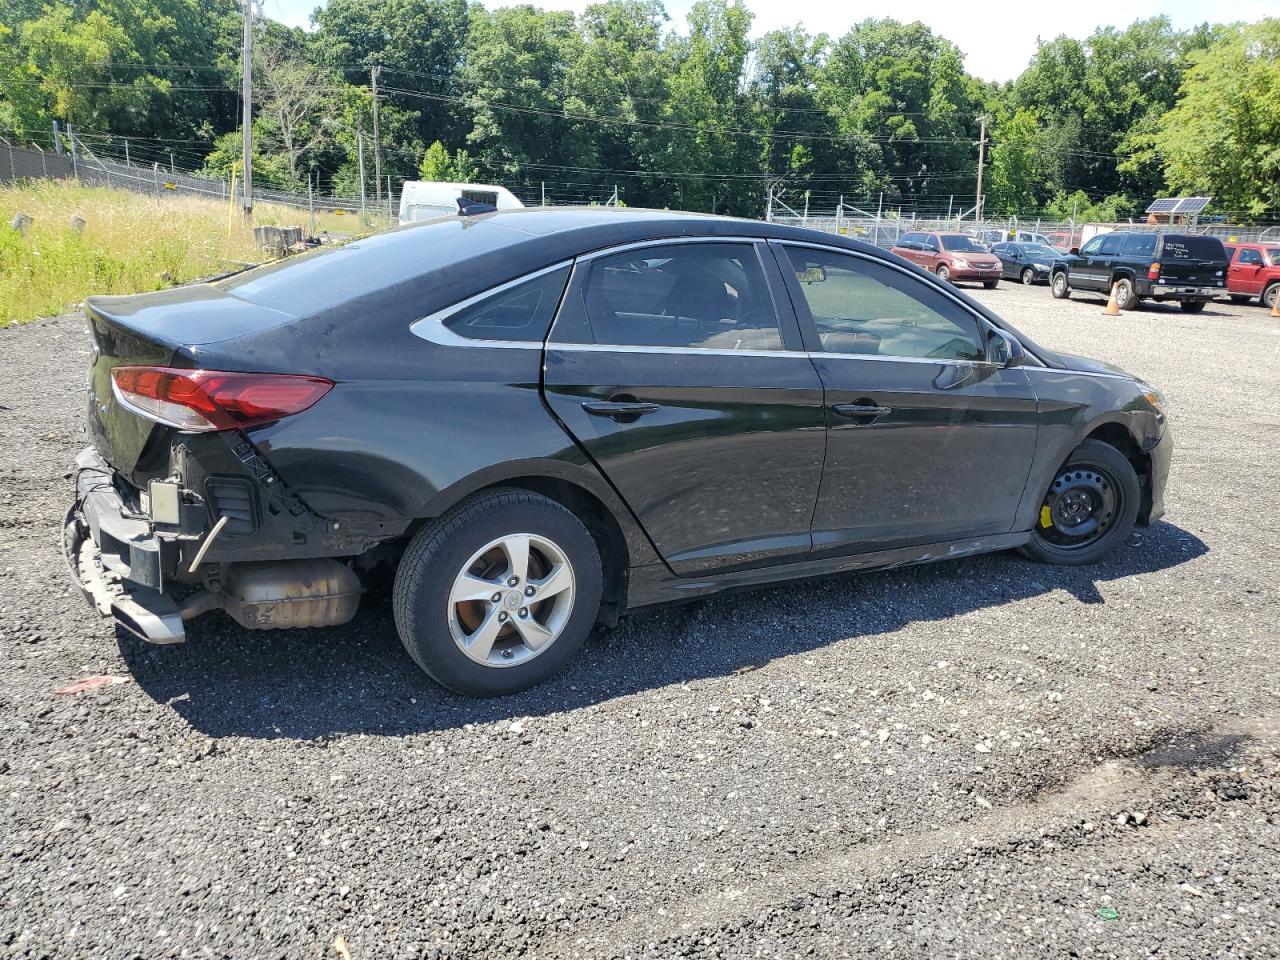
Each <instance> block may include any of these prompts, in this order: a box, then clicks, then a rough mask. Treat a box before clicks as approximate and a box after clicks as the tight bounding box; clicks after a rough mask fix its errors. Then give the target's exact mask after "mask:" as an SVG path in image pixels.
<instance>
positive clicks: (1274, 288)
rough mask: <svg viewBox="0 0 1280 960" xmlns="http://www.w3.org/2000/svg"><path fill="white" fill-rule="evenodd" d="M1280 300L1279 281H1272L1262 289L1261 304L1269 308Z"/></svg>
mask: <svg viewBox="0 0 1280 960" xmlns="http://www.w3.org/2000/svg"><path fill="white" fill-rule="evenodd" d="M1276 300H1280V283H1273V284H1271V286H1269V287H1267V289H1265V290H1263V291H1262V305H1263V306H1264V307H1266V308H1267V309H1268V310H1270V309H1271V308H1272V307H1274V306H1275V305H1276Z"/></svg>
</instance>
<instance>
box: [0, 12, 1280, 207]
mask: <svg viewBox="0 0 1280 960" xmlns="http://www.w3.org/2000/svg"><path fill="white" fill-rule="evenodd" d="M314 22H315V26H316V29H315V31H314V32H313V33H306V32H304V31H300V30H296V29H287V28H285V27H283V26H281V25H279V24H276V23H274V22H272V21H263V22H262V23H261V24H260V27H259V43H258V49H259V50H260V52H261V57H260V59H259V61H258V62H257V63H256V64H255V71H256V74H257V78H258V91H259V95H258V98H257V102H256V105H255V118H254V133H255V142H256V144H257V147H256V149H257V152H258V155H259V156H260V160H259V161H258V168H257V175H256V180H257V182H259V183H262V184H264V185H279V186H290V185H292V186H293V187H294V189H301V187H300V184H301V181H302V179H303V177H304V176H306V175H311V176H312V177H317V178H319V179H320V180H321V181H322V186H323V188H325V189H332V190H336V191H338V192H341V193H345V194H349V195H354V194H358V193H359V192H360V189H361V186H362V185H361V183H360V165H359V159H358V157H359V146H358V144H359V140H360V136H359V135H360V134H363V140H364V145H365V159H366V163H365V180H364V184H363V187H364V190H365V193H366V195H368V196H369V197H371V198H372V197H375V196H376V195H377V194H378V193H379V191H380V190H382V189H385V187H386V181H385V179H384V180H383V182H382V183H381V184H375V183H374V180H373V176H374V166H375V163H374V149H375V146H374V142H373V136H372V132H373V131H372V106H373V104H372V96H371V93H370V84H371V79H372V73H373V69H374V67H378V68H379V69H380V74H379V94H380V111H379V128H380V138H381V144H380V151H379V153H380V156H379V159H380V161H381V168H382V172H383V176H384V178H385V177H386V176H387V175H390V176H391V178H392V179H393V181H399V180H402V179H405V178H413V177H419V176H432V178H439V177H447V178H448V179H456V180H496V181H498V182H501V183H503V184H505V185H507V186H509V187H511V188H512V189H514V190H515V191H516V192H517V193H518V194H520V195H522V196H525V197H527V198H528V197H534V196H539V195H540V192H541V189H542V186H543V185H544V184H545V186H546V188H547V192H548V196H549V198H550V199H551V200H553V201H557V200H565V199H572V200H577V201H583V200H597V201H603V200H604V198H606V197H608V196H609V195H610V194H612V193H613V188H614V186H615V185H617V186H618V187H619V192H620V195H621V196H622V197H624V198H625V199H626V200H627V201H628V202H630V203H631V204H632V205H637V206H652V207H672V208H687V209H695V210H711V209H714V210H717V211H720V212H730V213H737V214H746V215H759V214H760V213H761V212H762V211H763V208H764V203H765V193H766V191H765V184H766V182H768V181H770V180H780V181H782V185H783V193H782V194H781V195H779V194H776V193H775V197H778V196H781V197H782V199H783V202H784V203H787V204H791V205H795V204H796V203H799V202H801V200H800V198H802V197H803V196H804V195H805V193H806V192H808V193H809V194H810V196H811V199H812V206H813V207H815V208H818V209H831V208H832V207H834V205H835V203H836V201H837V198H838V197H840V196H841V195H843V196H844V197H845V199H846V201H847V202H849V203H854V204H856V205H859V206H863V207H874V206H875V205H876V204H877V203H879V202H881V200H882V199H883V203H884V206H885V209H896V208H901V209H902V210H903V211H904V213H906V214H910V213H912V212H916V213H920V214H924V215H929V214H937V213H940V212H941V211H943V210H945V209H946V208H947V206H948V203H949V202H951V201H953V200H954V201H955V202H956V203H957V205H958V206H962V207H967V206H969V205H971V203H972V200H971V199H970V198H972V197H973V196H974V192H975V189H976V173H977V146H976V144H977V139H978V133H979V117H980V116H983V115H986V116H987V117H988V118H989V123H988V127H987V133H988V136H989V143H988V151H989V152H988V159H989V166H988V167H987V169H986V171H985V176H984V188H985V194H986V201H985V207H986V210H987V212H988V213H991V214H1015V213H1017V214H1023V215H1025V214H1030V213H1033V212H1036V211H1038V210H1041V209H1046V210H1047V209H1048V208H1053V209H1055V210H1060V209H1062V204H1064V203H1068V202H1071V201H1075V202H1076V205H1077V206H1080V202H1079V201H1080V199H1081V197H1083V202H1084V205H1085V206H1086V207H1087V208H1089V209H1092V210H1095V211H1111V212H1117V213H1118V212H1119V211H1121V210H1122V209H1125V210H1133V209H1137V208H1141V207H1143V206H1145V203H1146V202H1147V201H1148V200H1149V199H1150V197H1151V196H1153V195H1155V194H1158V193H1162V192H1165V190H1166V187H1168V188H1172V189H1178V190H1195V191H1204V192H1210V193H1213V194H1215V196H1216V197H1218V205H1219V207H1220V208H1221V207H1231V208H1238V209H1240V210H1242V211H1244V212H1245V213H1246V214H1248V215H1251V216H1257V217H1261V216H1263V215H1264V214H1266V213H1267V212H1272V213H1276V212H1280V211H1277V206H1278V205H1280V197H1278V196H1277V189H1280V188H1277V181H1278V179H1280V178H1278V177H1277V162H1278V161H1277V159H1276V149H1277V148H1276V144H1277V142H1280V136H1278V135H1277V130H1276V121H1275V104H1276V103H1277V100H1278V98H1277V96H1276V94H1275V83H1276V81H1275V79H1274V71H1275V69H1276V66H1275V65H1276V61H1277V49H1276V43H1277V41H1276V38H1275V34H1276V30H1277V28H1276V26H1275V22H1276V21H1264V22H1263V23H1260V24H1256V25H1254V26H1251V27H1239V26H1237V27H1209V26H1207V25H1206V26H1202V27H1198V28H1195V29H1193V30H1189V31H1177V30H1174V29H1173V27H1172V24H1171V21H1170V20H1169V18H1168V17H1162V16H1158V17H1152V18H1149V19H1145V20H1139V21H1136V22H1134V23H1133V24H1131V25H1130V26H1128V27H1125V28H1123V29H1118V28H1114V27H1106V28H1103V29H1099V30H1096V31H1094V33H1093V34H1092V35H1090V36H1089V37H1087V38H1085V39H1083V40H1077V39H1074V38H1071V37H1066V36H1059V37H1057V38H1055V39H1051V40H1048V41H1047V42H1045V43H1043V44H1041V45H1040V46H1039V48H1038V50H1037V53H1036V55H1035V57H1034V58H1033V59H1032V61H1031V63H1030V64H1029V65H1028V67H1027V69H1026V70H1025V71H1024V72H1023V73H1022V75H1021V76H1019V77H1018V78H1017V79H1016V80H1015V81H1013V82H1011V83H1007V84H1003V85H995V84H984V83H981V82H979V81H978V80H976V79H975V78H974V77H972V76H970V75H968V74H967V73H966V72H965V70H964V57H963V53H962V51H960V50H959V49H958V48H957V47H956V46H955V44H953V43H951V42H950V41H948V40H947V39H945V38H943V37H941V36H938V35H937V34H935V33H934V32H933V31H931V30H930V29H929V28H928V27H927V26H925V25H924V24H922V23H918V22H915V23H903V22H900V21H898V20H894V19H889V18H885V19H867V20H864V21H862V22H860V23H858V24H856V25H855V26H854V27H853V28H852V29H850V30H849V31H848V32H847V33H846V34H845V35H843V36H841V37H838V38H832V37H828V36H827V35H825V34H823V33H817V34H813V33H810V32H808V31H807V30H805V29H804V28H803V27H801V26H796V27H792V28H789V29H785V30H774V31H770V32H769V33H766V34H765V35H764V36H762V37H760V38H759V39H758V40H755V41H753V40H752V38H751V23H752V17H751V13H750V11H749V10H748V8H747V6H746V5H745V2H744V0H697V2H695V3H693V4H692V5H691V6H690V7H689V10H688V14H687V22H686V23H685V24H682V25H680V27H679V29H674V30H673V29H670V24H669V20H668V17H667V13H666V10H665V9H664V7H663V4H662V0H604V2H597V3H592V4H591V5H590V6H588V7H587V8H586V9H585V10H584V11H583V12H582V13H581V14H580V15H578V16H574V15H573V14H571V13H567V12H558V11H546V10H542V9H539V8H537V7H534V6H531V5H524V6H513V7H502V8H498V9H493V10H489V9H486V8H485V7H484V6H482V5H481V4H479V3H470V2H469V0H328V2H327V3H326V4H325V5H323V6H322V7H319V8H318V9H317V10H316V13H315V14H314ZM240 28H241V21H240V13H239V3H238V2H237V0H76V2H72V0H0V46H2V47H3V48H4V49H5V53H6V55H5V56H4V57H2V58H0V127H2V128H4V130H5V131H6V135H7V132H9V131H12V132H15V133H16V134H17V135H18V138H19V139H20V140H27V139H36V140H40V141H41V142H44V143H47V142H48V139H49V138H48V131H49V129H50V126H51V123H50V122H51V121H53V120H58V121H63V122H66V121H70V122H72V123H74V124H76V125H77V126H78V127H79V128H81V130H82V131H85V132H86V134H88V135H92V134H94V133H103V132H107V133H110V134H112V135H114V136H116V137H120V136H130V137H134V138H137V139H135V140H133V141H132V143H134V144H136V147H135V150H134V158H135V159H144V160H148V161H150V160H167V155H168V150H169V149H170V148H172V149H173V150H174V151H175V153H176V154H177V156H178V159H179V163H181V164H182V165H184V166H187V167H202V168H203V169H205V170H207V171H208V172H210V173H211V174H212V175H216V176H223V175H225V174H226V173H227V171H229V170H230V169H231V167H232V166H233V165H234V164H235V163H237V162H238V138H237V137H235V136H234V131H235V130H236V128H237V125H238V117H237V111H238V107H239V95H238V92H237V89H236V85H237V82H238V79H239V70H240V65H239V62H238V60H239V33H240ZM149 139H150V143H148V140H149ZM90 142H92V141H90ZM427 144H430V145H431V146H430V148H428V147H427ZM437 144H438V149H437ZM1078 193H1079V194H1080V196H1077V194H1078Z"/></svg>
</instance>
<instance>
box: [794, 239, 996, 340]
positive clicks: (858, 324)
mask: <svg viewBox="0 0 1280 960" xmlns="http://www.w3.org/2000/svg"><path fill="white" fill-rule="evenodd" d="M786 251H787V256H788V257H789V258H790V263H791V269H792V270H793V271H794V273H795V277H796V280H797V281H798V282H799V286H800V290H801V292H802V293H803V295H804V302H805V304H806V305H807V306H808V308H809V312H810V313H811V314H812V316H813V324H814V326H815V327H816V328H817V332H818V339H819V340H820V341H821V342H822V348H823V349H824V350H826V351H827V352H828V353H858V354H867V355H868V356H883V357H912V358H921V359H933V360H983V359H985V358H986V350H985V348H984V347H983V340H982V336H981V334H980V333H979V330H978V323H977V321H976V320H975V319H974V318H973V316H972V315H971V314H969V313H968V312H967V311H966V310H964V308H962V307H961V306H960V305H959V304H957V303H955V302H954V301H952V300H950V299H948V298H947V297H944V296H943V295H942V294H940V293H938V291H936V290H934V289H932V288H931V287H930V286H929V285H928V284H926V283H925V282H924V281H922V280H918V279H916V278H915V277H912V276H908V275H906V274H904V273H901V272H899V271H897V270H894V269H893V268H891V267H888V266H886V265H883V264H879V263H875V262H873V261H869V260H863V259H860V258H858V257H853V256H849V255H847V254H842V253H835V252H833V251H827V250H812V249H808V248H804V247H790V246H788V247H787V248H786Z"/></svg>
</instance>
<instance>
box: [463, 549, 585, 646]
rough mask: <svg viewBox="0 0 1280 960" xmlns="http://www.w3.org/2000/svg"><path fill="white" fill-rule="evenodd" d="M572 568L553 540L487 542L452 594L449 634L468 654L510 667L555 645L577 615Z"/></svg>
mask: <svg viewBox="0 0 1280 960" xmlns="http://www.w3.org/2000/svg"><path fill="white" fill-rule="evenodd" d="M576 592H577V591H576V585H575V582H574V575H573V565H572V564H571V563H570V562H569V558H568V556H567V555H566V553H565V551H564V550H562V549H561V548H560V547H559V546H558V545H557V544H556V543H554V542H553V541H552V540H550V539H548V538H546V537H542V536H538V535H537V534H532V533H513V534H509V535H507V536H504V537H499V538H498V539H497V540H493V541H491V542H490V543H487V544H485V545H484V546H483V547H481V548H480V549H479V550H477V551H476V552H475V553H474V554H472V556H471V559H470V560H468V561H467V563H466V564H465V565H464V566H463V568H462V570H461V571H460V572H459V573H458V575H457V577H455V578H454V582H453V588H452V589H451V590H450V591H449V610H448V620H449V631H450V633H451V634H452V635H453V641H454V643H456V644H457V645H458V649H460V650H461V651H462V652H463V653H464V654H466V655H467V656H468V657H469V658H471V659H472V660H474V661H476V662H477V663H480V664H483V665H484V666H487V667H512V666H515V665H516V664H520V663H524V662H526V661H528V660H531V659H533V658H534V657H536V656H538V655H539V654H540V653H542V652H543V651H545V650H546V649H547V648H548V647H550V646H551V644H553V643H554V642H555V641H556V639H557V638H558V637H559V636H560V634H561V633H562V632H563V631H564V628H565V625H566V624H567V623H568V622H569V617H570V616H571V615H572V613H573V603H574V598H575V595H576Z"/></svg>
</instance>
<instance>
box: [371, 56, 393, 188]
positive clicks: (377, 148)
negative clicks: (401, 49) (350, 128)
mask: <svg viewBox="0 0 1280 960" xmlns="http://www.w3.org/2000/svg"><path fill="white" fill-rule="evenodd" d="M381 69H382V68H381V67H374V68H373V73H372V76H373V185H374V190H375V191H376V197H375V199H377V201H378V205H379V206H381V205H382V141H381V140H380V139H379V137H378V71H379V70H381ZM389 189H390V188H388V190H389Z"/></svg>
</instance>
